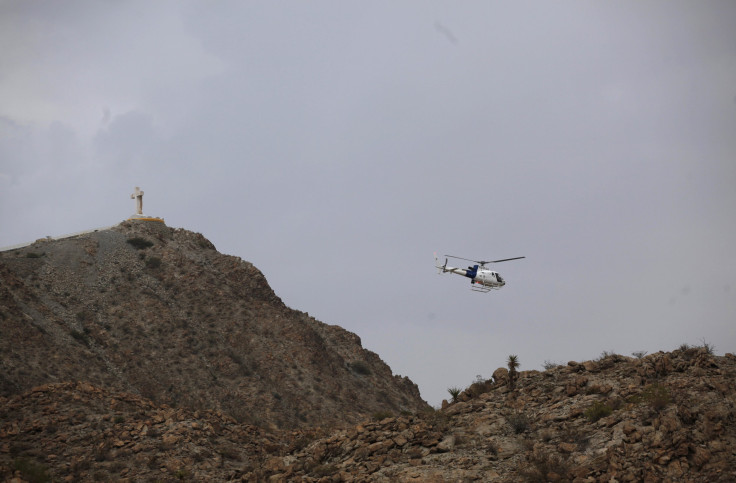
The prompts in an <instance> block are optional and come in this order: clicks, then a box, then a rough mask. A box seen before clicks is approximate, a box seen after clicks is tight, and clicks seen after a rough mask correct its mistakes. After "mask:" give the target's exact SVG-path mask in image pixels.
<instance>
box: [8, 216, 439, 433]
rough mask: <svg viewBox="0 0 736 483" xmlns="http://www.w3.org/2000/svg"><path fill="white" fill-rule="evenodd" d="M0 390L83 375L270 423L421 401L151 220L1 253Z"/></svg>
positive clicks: (194, 238)
mask: <svg viewBox="0 0 736 483" xmlns="http://www.w3.org/2000/svg"><path fill="white" fill-rule="evenodd" d="M0 354H2V357H1V358H0V395H2V396H5V397H9V396H12V395H15V394H20V393H23V392H25V391H28V390H29V389H31V388H34V387H37V386H41V385H45V384H51V383H63V382H70V381H71V382H76V381H83V382H85V383H88V384H91V385H93V386H95V387H99V388H104V389H105V390H111V391H120V392H124V393H128V394H132V395H137V396H140V397H142V398H145V399H147V400H150V401H151V402H152V403H155V404H157V405H166V406H168V407H171V408H185V409H188V410H194V411H196V410H213V411H221V412H222V413H224V414H226V415H228V416H229V417H232V418H233V419H234V420H235V421H237V422H242V423H248V424H251V425H254V426H259V427H262V428H266V429H277V428H282V429H288V428H298V427H316V426H334V425H341V424H349V423H355V422H357V421H360V420H362V419H364V418H365V417H369V416H370V415H371V414H374V413H385V414H395V415H398V414H401V413H402V412H408V413H414V412H417V411H419V410H423V409H426V408H427V404H426V403H425V402H424V401H423V400H422V399H421V397H420V394H419V391H418V389H417V387H416V385H415V384H414V383H412V382H411V381H410V380H409V379H407V378H405V377H399V376H395V375H393V374H392V372H391V369H390V368H389V367H388V366H387V365H386V364H385V363H384V362H383V361H382V360H381V359H380V358H379V357H378V356H377V355H376V354H375V353H373V352H371V351H368V350H366V349H364V348H363V347H361V342H360V338H359V337H358V336H357V335H355V334H353V333H350V332H348V331H346V330H344V329H342V328H340V327H338V326H334V325H327V324H324V323H322V322H319V321H317V320H315V319H314V318H313V317H310V316H309V315H308V314H306V313H303V312H299V311H296V310H292V309H290V308H288V307H286V306H285V305H284V303H283V302H282V301H281V299H279V297H277V296H276V294H275V293H274V292H273V290H272V289H271V287H269V285H268V283H267V281H266V278H265V277H264V276H263V274H262V273H261V272H260V271H259V270H258V269H257V268H256V267H254V266H253V265H252V264H251V263H248V262H246V261H244V260H241V259H240V258H238V257H234V256H228V255H223V254H220V253H218V252H217V251H216V250H215V247H214V246H213V245H212V243H210V242H209V241H208V240H207V239H206V238H205V237H203V236H202V235H201V234H198V233H192V232H190V231H187V230H182V229H172V228H169V227H167V226H166V225H164V224H163V223H159V222H150V221H148V222H146V221H126V222H123V223H122V224H120V225H118V226H116V227H113V228H111V229H106V230H101V231H97V232H93V233H88V234H84V235H80V236H76V237H72V238H66V239H60V240H53V241H49V240H39V241H38V242H36V243H34V244H32V245H30V246H28V247H24V248H21V249H17V250H13V251H8V252H3V253H0Z"/></svg>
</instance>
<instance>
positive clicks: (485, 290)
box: [470, 284, 501, 293]
mask: <svg viewBox="0 0 736 483" xmlns="http://www.w3.org/2000/svg"><path fill="white" fill-rule="evenodd" d="M500 288H501V287H487V286H485V285H481V284H473V286H472V287H470V290H472V291H473V292H483V293H488V292H490V291H491V290H498V289H500Z"/></svg>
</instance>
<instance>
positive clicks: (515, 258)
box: [478, 257, 526, 263]
mask: <svg viewBox="0 0 736 483" xmlns="http://www.w3.org/2000/svg"><path fill="white" fill-rule="evenodd" d="M521 258H526V257H514V258H504V259H503V260H493V261H490V262H483V263H499V262H508V261H509V260H519V259H521ZM478 263H481V262H478Z"/></svg>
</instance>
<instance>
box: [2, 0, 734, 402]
mask: <svg viewBox="0 0 736 483" xmlns="http://www.w3.org/2000/svg"><path fill="white" fill-rule="evenodd" d="M735 20H736V8H734V7H732V6H731V5H730V4H726V3H719V2H705V3H703V2H700V3H698V4H692V3H689V2H682V3H680V2H675V3H672V2H651V3H647V4H646V5H640V4H637V5H628V4H627V5H623V4H621V5H618V4H610V5H597V4H588V5H575V6H573V5H565V4H555V5H547V4H545V3H527V4H513V5H495V4H487V3H483V2H478V3H468V4H464V5H463V6H461V7H457V6H453V8H448V5H445V4H442V3H430V4H426V3H422V4H421V6H420V5H419V4H411V3H409V4H403V5H398V6H397V5H394V4H390V3H383V4H382V3H377V4H376V3H372V4H370V5H350V4H334V3H327V2H324V3H316V4H315V3H310V4H298V3H292V4H288V5H282V6H278V5H271V4H258V3H242V2H233V3H227V2H222V3H217V4H202V3H197V2H157V3H156V4H150V3H149V2H126V3H124V4H115V5H112V4H109V5H108V4H102V3H94V4H90V3H88V2H78V3H75V2H71V3H69V2H67V3H65V5H64V7H63V8H62V7H53V8H48V6H45V7H44V8H38V7H37V6H36V5H33V4H29V3H27V2H5V3H4V4H3V5H2V6H1V7H0V38H2V40H3V42H4V43H3V45H5V46H6V48H5V49H3V51H2V52H0V66H2V71H3V73H4V75H3V77H2V78H0V98H1V99H3V102H1V103H0V188H1V189H0V227H2V229H0V245H3V246H4V245H11V244H15V243H19V242H22V241H27V240H30V239H35V238H38V237H41V236H45V235H57V234H62V233H68V232H73V231H77V230H82V229H85V228H92V227H97V226H106V225H110V224H114V223H117V222H119V221H121V220H122V219H124V218H125V217H127V216H128V215H130V214H132V212H133V205H132V201H131V200H130V199H129V194H130V192H131V190H132V189H133V187H134V186H141V188H142V189H144V191H145V192H146V200H145V203H144V207H145V208H146V211H147V212H148V213H149V214H152V215H158V216H163V217H164V218H166V220H167V223H168V224H169V225H172V226H176V227H184V228H187V229H192V230H195V231H200V232H202V233H203V234H205V235H206V236H207V237H208V238H210V239H211V240H212V241H213V242H214V243H215V245H216V246H217V247H218V249H219V250H220V251H222V252H224V253H229V254H234V255H238V256H241V257H243V258H244V259H247V260H250V261H252V262H253V263H255V264H256V265H257V266H258V267H259V268H260V269H262V270H263V271H264V273H265V274H266V276H267V278H268V280H269V282H270V283H271V285H272V286H273V287H274V289H275V290H276V292H277V293H278V294H279V295H280V296H281V297H282V298H283V299H284V301H285V302H286V303H287V304H288V305H290V306H291V307H293V308H296V309H300V310H304V311H308V312H310V314H312V315H314V316H316V317H317V318H319V319H320V320H323V321H325V322H327V323H332V324H339V325H341V326H343V327H345V328H347V329H349V330H351V331H354V332H356V333H358V334H359V335H360V336H361V337H362V339H363V342H364V345H365V346H366V347H367V348H369V349H371V350H374V351H375V352H378V353H379V354H380V355H381V357H383V358H384V359H385V360H386V361H387V362H388V363H389V364H390V365H391V366H392V368H393V369H394V371H396V372H397V373H401V374H403V375H408V376H410V377H411V378H412V379H413V380H415V381H416V382H417V383H419V385H420V388H421V390H422V394H423V395H424V397H425V398H427V399H428V400H429V402H430V403H432V404H439V402H440V400H441V399H442V398H443V397H446V396H447V394H446V388H447V387H450V386H458V385H463V384H469V383H470V382H472V380H473V379H474V378H475V376H476V375H477V374H481V375H484V376H486V377H489V376H490V374H491V373H492V371H493V370H494V369H495V368H496V367H498V366H500V365H502V364H503V361H504V360H505V358H506V356H507V355H508V354H511V353H515V354H518V355H519V357H520V360H521V362H522V369H540V368H541V364H542V362H543V361H545V360H557V361H566V360H569V359H577V360H582V359H587V358H594V357H597V356H598V355H599V354H600V353H601V352H602V351H604V350H615V351H618V352H620V353H623V354H629V353H630V352H632V351H634V350H647V351H650V352H653V351H656V350H660V349H671V348H674V347H677V346H679V345H680V344H681V343H683V342H687V343H698V342H699V341H700V340H701V339H703V338H705V339H707V340H708V341H709V342H712V343H714V344H715V346H716V349H717V351H719V352H725V351H733V346H734V342H735V341H736V333H735V332H734V329H733V328H732V326H733V320H732V318H733V314H734V313H735V312H736V310H735V309H736V302H734V300H733V297H732V296H730V295H731V293H730V292H729V291H728V290H725V289H724V287H727V286H730V285H729V284H730V283H731V273H733V272H734V269H736V255H734V253H733V250H732V247H733V246H736V227H735V226H734V224H733V218H734V207H736V199H735V198H736V194H735V193H736V192H735V191H734V190H733V187H734V186H736V165H735V164H734V163H733V158H734V154H736V141H735V140H734V137H733V135H732V133H733V129H734V123H736V110H734V107H733V98H734V97H733V96H734V88H733V85H734V84H733V80H734V78H736V47H735V46H734V44H733V34H732V26H733V25H734V21H735ZM437 25H440V26H447V27H446V28H447V29H448V30H447V31H448V32H449V28H450V26H451V34H452V36H453V37H454V38H456V39H458V40H461V41H458V42H457V43H453V42H451V41H449V42H448V38H447V36H446V34H445V35H443V34H442V32H439V31H438V28H437ZM20 26H23V28H21V27H20ZM6 41H7V42H6ZM101 113H103V115H104V117H103V118H102V119H103V121H104V122H101ZM108 113H109V114H108ZM434 251H439V252H440V253H455V254H457V255H461V256H467V257H468V258H486V259H487V258H505V257H513V256H521V255H526V256H527V257H528V258H527V259H525V260H520V261H514V262H509V263H504V264H501V265H498V266H497V267H496V268H498V269H499V271H500V272H501V273H502V274H503V276H504V277H505V278H506V279H507V280H508V282H509V283H508V285H507V286H506V287H505V288H504V289H503V290H501V291H500V292H498V293H493V294H489V295H479V294H476V293H472V292H471V291H470V290H469V283H468V281H466V280H464V279H461V278H460V277H456V276H449V275H446V276H444V277H440V276H437V275H436V274H435V271H434V269H433V266H432V262H433V260H432V253H433V252H434ZM683 287H688V291H687V294H685V293H684V292H683ZM428 314H431V317H430V316H429V315H428Z"/></svg>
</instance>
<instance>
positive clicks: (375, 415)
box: [371, 411, 394, 421]
mask: <svg viewBox="0 0 736 483" xmlns="http://www.w3.org/2000/svg"><path fill="white" fill-rule="evenodd" d="M393 417H394V415H393V414H391V413H390V412H388V411H378V412H376V413H373V414H372V415H371V419H373V420H374V421H382V420H384V419H386V418H393Z"/></svg>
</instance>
